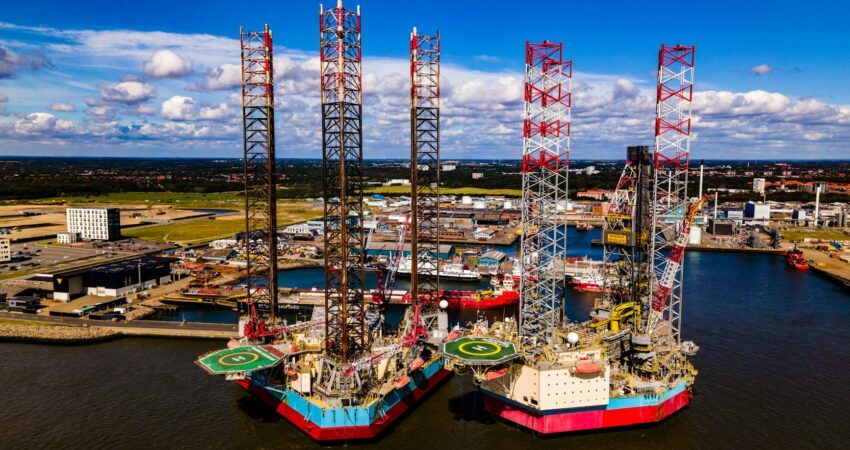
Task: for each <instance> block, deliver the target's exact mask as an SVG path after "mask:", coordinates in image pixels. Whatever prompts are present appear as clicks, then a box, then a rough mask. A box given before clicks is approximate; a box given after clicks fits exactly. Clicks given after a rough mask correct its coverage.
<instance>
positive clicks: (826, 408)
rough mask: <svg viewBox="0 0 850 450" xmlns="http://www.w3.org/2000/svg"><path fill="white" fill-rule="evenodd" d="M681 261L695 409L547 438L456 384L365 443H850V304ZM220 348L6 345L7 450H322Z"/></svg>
mask: <svg viewBox="0 0 850 450" xmlns="http://www.w3.org/2000/svg"><path fill="white" fill-rule="evenodd" d="M594 237H598V231H597V232H592V233H571V239H570V243H571V254H573V255H574V256H584V255H585V254H587V255H588V256H591V257H595V258H598V257H599V249H591V248H590V245H589V243H590V239H592V238H594ZM582 243H583V244H582ZM685 258H686V262H685V287H686V294H685V303H684V311H683V318H684V323H683V330H684V331H683V333H684V335H685V338H686V339H692V340H694V341H696V342H697V343H698V344H699V345H700V346H701V350H700V352H699V354H698V355H697V356H696V357H695V358H694V365H695V366H696V367H697V368H698V369H699V371H700V374H699V377H698V378H697V381H696V386H695V391H696V396H695V397H694V399H693V401H692V402H691V404H690V406H689V407H688V408H686V409H684V410H683V411H681V412H679V413H677V414H675V415H674V416H672V417H671V418H669V419H668V420H666V421H664V422H662V423H660V424H657V425H651V426H644V427H638V428H629V429H624V430H616V431H605V432H591V433H582V434H577V435H565V436H557V437H548V438H540V437H537V436H534V435H532V434H530V433H528V432H526V431H522V430H519V429H516V428H514V427H512V426H509V425H507V424H504V423H500V422H498V421H495V420H493V418H492V417H490V416H489V415H488V414H487V413H486V412H484V411H483V408H482V399H481V398H480V396H479V395H477V394H476V393H475V392H474V391H473V390H472V386H471V383H470V380H469V377H468V376H457V375H456V376H454V377H453V378H452V379H450V381H449V382H448V383H446V385H445V386H443V387H442V388H441V389H440V390H438V391H437V392H436V393H435V394H434V395H433V396H432V397H431V398H430V399H428V401H427V402H425V403H423V404H421V405H419V406H418V407H417V408H416V409H415V410H413V412H412V413H411V414H410V415H409V416H408V417H406V418H405V419H404V420H402V421H400V422H399V423H398V424H397V426H395V427H394V428H393V429H391V430H390V431H389V433H387V434H386V435H385V436H384V437H383V439H381V440H380V441H378V442H376V443H372V444H369V445H367V446H363V448H386V449H408V448H411V449H413V448H424V449H472V448H487V449H523V448H590V447H593V448H602V449H607V448H610V449H618V450H622V449H629V448H644V447H649V446H653V447H657V448H711V449H714V448H770V447H781V448H846V447H847V445H848V442H850V426H848V423H850V422H848V418H850V386H848V381H850V378H848V375H847V374H848V373H850V352H848V351H847V348H848V342H850V294H848V292H847V291H846V290H844V288H842V287H840V286H838V285H836V284H833V283H831V282H830V281H828V280H827V279H825V278H823V277H821V276H819V275H817V274H815V273H807V272H798V271H795V270H793V269H791V268H789V267H787V266H786V265H785V263H784V260H783V259H782V258H781V257H780V256H774V255H754V254H735V253H698V252H689V253H687V254H686V257H685ZM307 273H310V272H307ZM318 273H319V275H320V272H318ZM291 275H293V276H294V279H295V280H305V279H306V277H305V273H301V274H291ZM289 276H290V275H287V274H283V275H282V277H283V279H284V280H286V279H288V277H289ZM319 280H320V278H319ZM305 282H306V283H307V284H308V285H306V286H303V287H305V288H309V287H311V286H310V285H309V284H310V283H312V282H313V281H305ZM320 282H321V281H319V283H320ZM284 285H287V284H284ZM596 295H598V294H589V293H581V294H580V293H574V292H568V296H567V302H566V314H567V316H568V317H570V318H571V319H575V320H581V319H584V318H586V317H587V314H588V312H589V310H590V307H591V306H592V302H593V299H594V297H595V296H596ZM494 314H511V312H510V311H505V312H495V313H494ZM456 320H463V318H462V317H461V318H456ZM222 345H223V343H222V342H215V341H192V340H164V339H121V340H117V341H111V342H106V343H101V344H95V345H87V346H77V347H59V346H40V345H29V344H5V343H0V360H2V364H0V398H2V400H3V407H2V408H0V448H4V449H5V448H127V449H135V448H316V447H317V445H316V444H315V443H313V442H312V441H311V440H310V439H309V438H307V437H306V436H305V435H304V434H302V433H301V432H300V431H298V430H297V429H296V428H295V427H293V426H292V425H290V424H289V423H287V422H286V421H285V420H283V419H281V418H279V417H277V416H276V415H275V414H274V413H273V412H272V411H270V410H268V409H267V408H265V407H264V406H263V405H262V404H260V403H259V402H258V401H256V400H254V399H253V398H251V397H250V396H247V395H246V394H245V393H244V392H243V391H242V390H241V389H240V388H238V387H237V386H236V385H235V384H233V383H228V382H225V381H224V380H223V379H221V378H217V377H211V376H209V375H207V374H206V373H205V372H204V371H203V370H201V369H200V368H199V367H197V366H195V365H194V364H193V361H194V360H195V358H196V357H197V356H198V355H199V354H201V353H204V352H207V351H210V350H213V349H216V348H219V347H221V346H222Z"/></svg>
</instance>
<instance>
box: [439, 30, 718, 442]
mask: <svg viewBox="0 0 850 450" xmlns="http://www.w3.org/2000/svg"><path fill="white" fill-rule="evenodd" d="M693 51H694V49H693V47H686V46H674V47H668V46H662V48H661V52H660V54H659V55H660V56H659V72H658V73H659V77H658V96H657V118H656V127H655V129H656V130H655V131H656V145H655V150H654V154H650V151H649V148H648V147H630V148H629V149H628V158H627V159H628V161H627V163H626V167H625V169H624V170H623V175H622V177H621V178H620V181H619V183H618V185H617V189H616V191H615V194H614V197H613V200H612V202H611V204H610V205H609V210H608V214H607V216H606V224H605V229H604V232H603V241H604V244H605V262H606V264H605V270H606V271H607V272H606V274H605V276H604V279H605V286H604V289H603V297H602V299H600V300H599V301H597V304H596V307H595V308H594V311H593V317H592V319H591V320H589V321H586V322H582V323H576V322H567V321H563V320H557V319H556V317H558V316H559V315H560V314H562V309H561V306H560V304H558V303H556V301H557V300H556V299H557V297H555V296H552V295H551V294H548V293H549V292H550V291H549V290H548V289H545V288H544V289H540V288H538V286H539V285H540V284H543V283H545V282H546V281H547V277H552V278H554V277H555V276H556V274H555V273H554V272H552V271H547V270H546V269H547V268H548V267H550V266H549V263H548V258H549V257H550V256H549V255H550V254H548V253H547V248H557V247H556V245H551V246H549V247H544V248H538V247H536V246H534V245H531V246H529V245H528V243H531V244H537V243H539V242H541V238H547V240H544V241H543V242H548V238H554V237H556V236H558V235H557V234H554V233H551V232H549V233H548V234H545V235H544V236H541V233H544V232H545V230H546V229H547V228H546V227H547V225H548V224H545V223H544V224H538V223H536V222H535V221H534V218H535V217H534V214H535V213H537V211H540V210H541V209H542V208H541V206H539V205H538V204H537V203H535V202H534V201H533V200H535V199H536V197H535V196H536V195H538V193H541V192H547V191H546V184H545V183H541V182H535V183H533V184H530V185H527V184H524V186H523V188H524V198H530V199H531V200H532V202H531V203H528V204H526V205H524V206H523V211H524V213H525V214H527V215H528V216H529V218H526V217H524V219H526V220H525V223H524V224H523V226H524V228H526V230H524V232H523V243H522V245H523V257H522V260H521V264H523V266H524V267H523V279H524V280H523V284H522V286H521V293H520V295H521V299H522V304H521V311H520V324H519V329H518V330H517V328H516V326H515V324H514V323H512V322H510V321H507V322H503V323H500V322H497V323H495V324H493V325H492V326H489V327H487V328H486V331H484V332H483V334H482V331H481V328H480V327H479V329H478V334H477V335H472V334H470V335H467V336H464V337H460V338H459V339H457V340H456V341H452V342H448V343H446V344H444V346H443V352H444V355H445V357H446V361H447V362H446V366H447V367H458V366H459V367H462V368H471V369H472V371H473V374H474V380H475V382H476V383H477V385H478V386H479V388H480V390H481V392H482V393H483V394H484V400H485V409H487V410H488V411H489V412H491V413H492V414H494V415H495V416H497V417H499V418H501V419H503V420H507V421H510V422H513V423H516V424H518V425H520V426H522V427H525V428H528V429H530V430H533V431H534V432H538V433H542V434H554V433H563V432H570V431H579V430H588V429H599V428H607V427H618V426H627V425H635V424H640V423H647V422H656V421H660V420H662V419H664V418H666V417H668V416H669V415H670V414H673V413H675V412H676V411H678V410H680V409H682V408H684V407H685V406H687V404H688V403H689V401H690V399H691V396H692V394H691V386H692V385H693V382H694V380H695V377H696V374H697V372H696V370H695V369H694V368H693V366H692V365H691V363H690V362H689V361H688V358H687V357H688V356H689V355H692V354H693V353H694V352H695V351H696V350H697V349H698V347H696V345H695V344H693V343H691V342H681V341H680V337H679V330H680V328H679V320H680V317H681V315H680V314H679V308H681V298H682V292H681V270H682V256H683V253H684V250H685V247H686V244H687V239H688V235H689V233H690V227H691V224H692V222H693V220H694V215H695V214H696V211H697V210H698V209H699V207H700V206H701V204H702V199H699V200H697V201H691V200H689V199H688V198H687V197H686V185H687V180H686V176H687V161H688V153H689V136H690V103H691V100H692V94H693V88H692V86H693V84H692V82H693V62H694V60H693ZM556 61H557V59H556V60H555V61H553V62H550V63H544V64H543V67H549V68H550V70H552V68H553V67H558V65H557V62H556ZM556 70H557V69H556ZM528 73H531V74H534V73H535V71H534V70H529V71H528ZM533 79H534V78H532V80H533ZM544 80H545V77H544ZM556 86H557V84H555V83H552V82H549V83H546V82H544V83H543V84H542V87H538V86H537V85H536V83H527V84H526V111H527V113H526V123H525V130H526V146H525V149H526V152H527V150H528V147H529V142H528V141H529V136H532V137H536V136H537V135H538V134H540V135H542V136H545V135H546V132H545V131H543V130H547V131H549V132H552V130H557V129H560V128H559V127H558V126H556V125H555V124H561V122H558V121H557V120H556V119H555V118H545V119H541V120H539V121H532V124H531V125H532V126H531V128H529V120H528V111H529V110H531V111H539V109H538V108H537V107H536V105H534V104H532V105H529V104H528V103H529V102H532V103H533V102H534V101H535V100H538V99H539V98H540V97H542V96H549V95H553V93H554V92H560V91H559V90H558V88H557V87H556ZM547 100H548V99H547ZM529 129H530V130H531V133H529ZM542 142H543V143H544V144H545V143H546V141H545V140H542ZM549 142H551V141H549ZM535 144H536V142H535ZM541 153H542V156H541V157H539V158H534V159H524V167H523V169H524V170H527V168H529V167H530V168H534V167H537V166H539V165H540V161H543V162H544V164H545V162H546V161H554V156H555V155H556V154H557V153H556V152H555V151H554V150H553V149H551V148H545V151H543V152H541ZM526 154H527V153H526ZM544 167H545V168H549V166H544ZM526 190H530V192H526ZM525 201H528V200H525ZM550 207H551V206H550ZM537 217H538V218H539V217H540V216H539V215H538V216H537ZM527 248H528V249H530V251H529V250H527ZM530 265H533V266H532V267H533V269H531V271H529V269H527V267H529V266H530ZM558 276H559V277H560V275H558ZM525 278H529V281H528V282H525ZM561 279H562V277H561ZM456 342H460V344H456ZM514 345H518V351H516V352H514V351H513V350H514ZM535 347H536V348H535ZM491 355H493V356H491Z"/></svg>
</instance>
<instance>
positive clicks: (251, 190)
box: [239, 25, 277, 338]
mask: <svg viewBox="0 0 850 450" xmlns="http://www.w3.org/2000/svg"><path fill="white" fill-rule="evenodd" d="M239 34H240V43H241V48H242V132H243V134H242V137H243V142H244V161H245V163H244V169H245V239H244V242H245V255H246V262H247V266H246V270H247V285H248V291H247V301H246V305H247V311H245V310H243V311H242V317H243V321H244V322H245V336H248V337H249V338H256V337H259V336H262V335H264V334H266V333H265V331H266V328H267V325H268V324H272V323H274V322H275V320H276V314H277V204H276V203H277V202H276V200H277V196H276V193H275V181H276V177H275V141H274V68H273V65H272V32H271V30H269V26H268V25H266V26H265V28H264V29H263V31H245V30H244V29H240V33H239Z"/></svg>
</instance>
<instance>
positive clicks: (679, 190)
mask: <svg viewBox="0 0 850 450" xmlns="http://www.w3.org/2000/svg"><path fill="white" fill-rule="evenodd" d="M694 52H695V49H694V47H693V46H686V45H673V46H668V45H663V44H662V45H661V50H660V51H659V52H658V89H657V97H656V109H655V154H654V157H653V166H654V171H655V174H654V185H655V190H654V194H653V200H652V202H653V213H654V218H653V239H652V253H653V255H652V260H653V265H654V269H655V279H656V281H657V283H655V284H654V285H653V287H651V289H652V290H653V292H652V298H653V301H652V310H653V311H654V312H655V313H659V314H662V316H663V318H664V319H666V320H669V322H670V326H671V329H670V334H668V336H670V337H671V338H672V340H673V341H674V342H675V343H679V342H680V341H681V336H680V331H681V313H682V273H683V272H682V266H681V261H675V260H674V258H675V257H676V256H677V255H675V254H674V253H675V252H674V250H676V242H675V240H676V236H677V232H678V231H679V230H680V229H681V228H682V221H683V220H685V219H686V216H687V214H688V209H689V206H690V205H689V201H688V196H687V188H688V164H689V159H690V143H691V106H692V101H693V93H694ZM668 255H669V258H668ZM678 256H679V257H681V255H678ZM668 259H669V260H670V261H671V262H672V263H673V264H675V267H674V270H672V271H671V269H670V268H668V267H667V265H668V264H669V263H668ZM657 289H665V290H669V295H664V296H659V295H656V293H655V292H654V290H657ZM668 296H669V299H667V297H668Z"/></svg>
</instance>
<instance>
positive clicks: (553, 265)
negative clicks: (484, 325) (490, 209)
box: [519, 41, 572, 354]
mask: <svg viewBox="0 0 850 450" xmlns="http://www.w3.org/2000/svg"><path fill="white" fill-rule="evenodd" d="M571 105H572V61H566V60H564V58H563V44H561V43H554V42H549V41H543V42H542V43H529V42H526V46H525V111H524V116H523V152H522V235H521V236H522V241H521V248H522V250H521V257H520V264H521V277H520V318H519V324H520V330H519V336H520V345H521V347H522V349H523V350H524V351H526V352H528V353H531V354H536V353H538V352H539V351H541V346H542V345H544V344H552V343H554V338H555V328H556V326H557V325H558V324H559V323H560V320H561V315H562V311H563V307H562V304H561V298H562V297H563V289H564V287H563V282H564V273H563V263H564V259H565V258H566V252H567V227H566V219H563V218H562V217H563V216H562V215H563V214H564V213H565V212H566V208H567V176H568V173H569V172H568V169H569V162H570V159H569V156H570V108H571Z"/></svg>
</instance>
